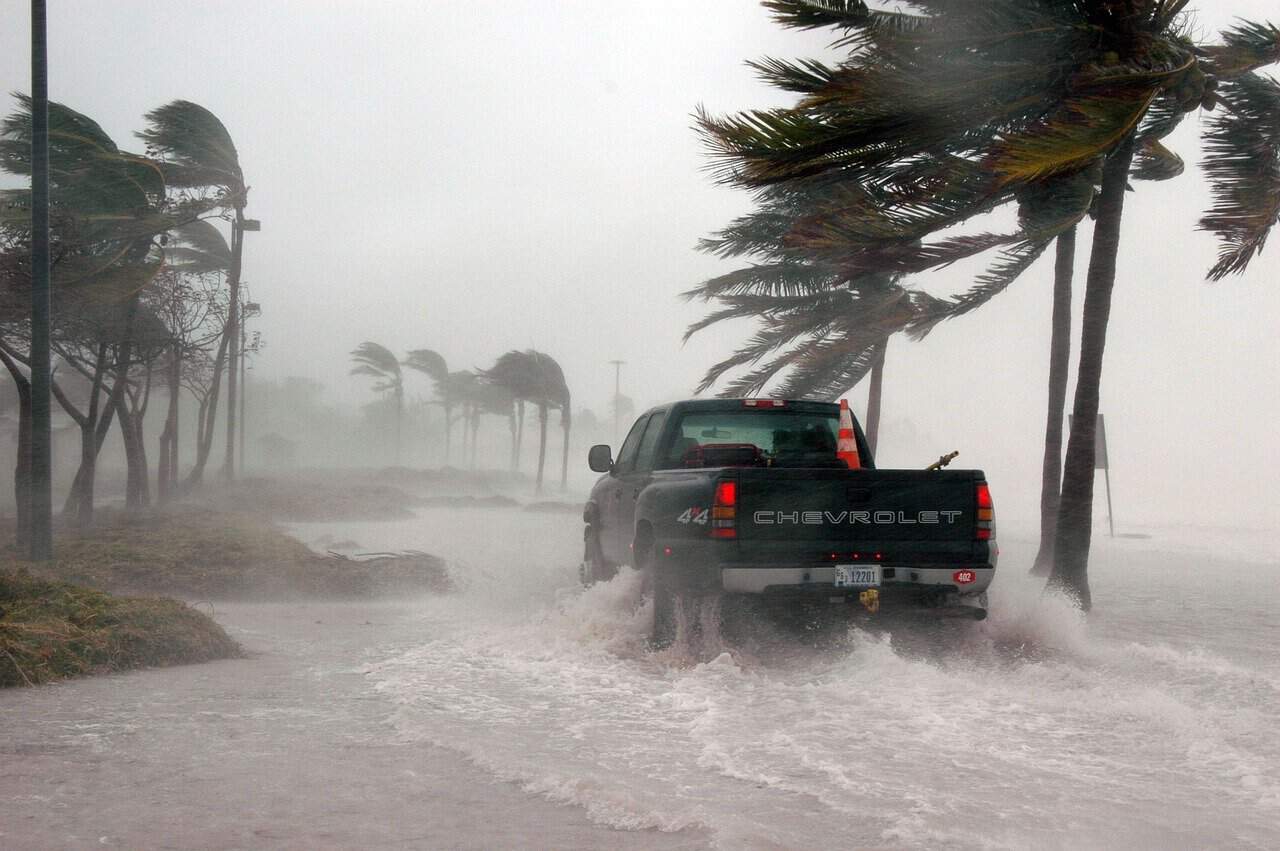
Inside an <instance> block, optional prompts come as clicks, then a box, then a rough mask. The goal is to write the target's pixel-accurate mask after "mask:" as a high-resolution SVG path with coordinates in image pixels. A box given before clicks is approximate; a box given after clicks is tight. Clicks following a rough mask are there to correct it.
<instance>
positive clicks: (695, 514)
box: [676, 508, 711, 526]
mask: <svg viewBox="0 0 1280 851" xmlns="http://www.w3.org/2000/svg"><path fill="white" fill-rule="evenodd" d="M709 519H711V509H709V508H686V509H685V510H684V514H681V515H680V516H679V517H677V518H676V522H677V523H684V524H686V525H687V524H689V523H697V524H698V525H699V526H706V525H707V521H708V520H709Z"/></svg>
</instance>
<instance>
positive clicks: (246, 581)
mask: <svg viewBox="0 0 1280 851" xmlns="http://www.w3.org/2000/svg"><path fill="white" fill-rule="evenodd" d="M54 549H55V558H54V560H53V561H52V562H50V563H48V564H45V565H25V563H23V562H20V561H18V560H17V559H16V558H15V554H14V553H13V552H12V551H9V552H6V553H4V554H3V556H2V557H0V570H2V569H5V568H9V569H12V568H14V567H18V566H28V567H30V569H31V570H32V571H33V573H35V574H37V575H39V576H41V577H43V578H47V579H53V580H57V581H62V582H72V583H75V584H78V585H87V586H89V587H91V588H97V589H99V590H103V591H108V592H112V593H130V594H161V595H170V596H176V597H182V598H185V599H188V600H211V599H216V600H226V599H237V600H268V599H280V598H284V597H325V598H335V597H366V598H367V597H376V596H382V595H387V594H405V593H415V592H417V593H424V592H434V593H439V592H442V591H447V590H449V587H450V582H449V575H448V571H447V570H446V569H445V565H444V562H443V561H442V560H441V559H439V558H437V557H435V556H432V555H428V554H426V553H412V554H407V555H388V556H385V557H382V558H372V559H366V560H358V559H348V558H339V557H329V556H324V555H320V554H318V553H315V552H313V551H312V550H310V549H309V548H308V547H307V546H306V545H305V544H303V543H302V542H301V541H298V540H297V539H295V538H292V537H290V536H289V535H287V534H285V533H284V532H283V531H281V530H280V529H279V528H277V527H276V526H275V525H273V524H271V523H269V522H266V521H263V520H260V519H258V518H256V517H253V516H250V515H246V514H231V513H224V512H213V511H209V510H207V509H204V508H197V507H182V508H179V509H175V510H173V511H154V512H143V513H137V514H133V513H126V512H119V511H112V512H100V513H99V517H98V521H97V523H96V525H95V526H94V527H93V528H91V529H87V530H71V529H63V530H60V534H59V536H58V540H57V542H56V546H55V548H54Z"/></svg>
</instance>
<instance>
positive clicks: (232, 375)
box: [222, 198, 262, 482]
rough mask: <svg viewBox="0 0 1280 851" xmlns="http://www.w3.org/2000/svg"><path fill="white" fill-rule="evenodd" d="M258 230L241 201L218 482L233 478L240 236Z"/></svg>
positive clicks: (234, 226) (230, 279) (234, 224)
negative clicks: (224, 430) (224, 443)
mask: <svg viewBox="0 0 1280 851" xmlns="http://www.w3.org/2000/svg"><path fill="white" fill-rule="evenodd" d="M260 230H262V222H260V221H258V220H257V219H246V218H245V217H244V199H243V198H242V199H240V201H239V203H238V206H237V207H236V212H235V218H233V219H232V220H231V272H230V274H229V275H228V276H227V286H228V288H229V289H230V296H231V298H230V303H229V304H228V306H227V330H226V334H227V337H228V338H229V339H228V341H227V343H228V344H227V349H228V361H229V362H228V363H227V454H226V458H224V459H223V462H222V478H223V479H224V480H225V481H228V482H229V481H232V480H233V479H234V478H235V477H236V408H237V407H238V405H239V402H240V397H239V393H238V391H239V381H238V379H239V377H240V359H239V357H238V355H239V349H240V347H239V345H238V343H239V338H240V321H241V320H240V272H241V266H242V259H243V257H244V235H245V233H247V232H250V231H260Z"/></svg>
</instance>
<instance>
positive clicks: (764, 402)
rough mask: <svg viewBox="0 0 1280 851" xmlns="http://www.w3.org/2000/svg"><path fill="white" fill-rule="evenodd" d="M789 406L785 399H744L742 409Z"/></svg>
mask: <svg viewBox="0 0 1280 851" xmlns="http://www.w3.org/2000/svg"><path fill="white" fill-rule="evenodd" d="M786 406H787V403H786V400H784V399H743V400H742V407H744V408H785V407H786Z"/></svg>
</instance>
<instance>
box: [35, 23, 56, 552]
mask: <svg viewBox="0 0 1280 851" xmlns="http://www.w3.org/2000/svg"><path fill="white" fill-rule="evenodd" d="M49 385H50V367H49V56H48V40H47V16H46V11H45V2H44V0H31V486H30V491H29V499H30V505H31V560H32V561H48V560H50V559H51V558H53V493H52V488H51V479H52V474H53V443H52V433H51V431H50V424H49Z"/></svg>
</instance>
